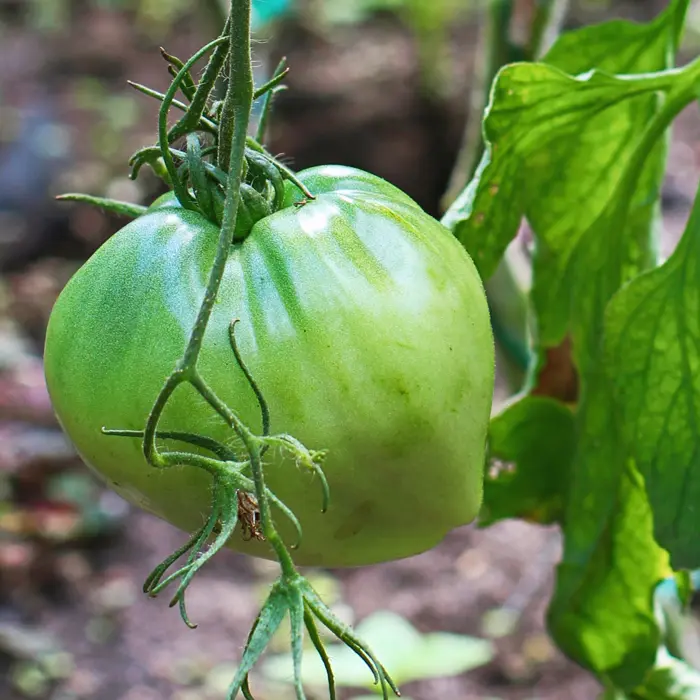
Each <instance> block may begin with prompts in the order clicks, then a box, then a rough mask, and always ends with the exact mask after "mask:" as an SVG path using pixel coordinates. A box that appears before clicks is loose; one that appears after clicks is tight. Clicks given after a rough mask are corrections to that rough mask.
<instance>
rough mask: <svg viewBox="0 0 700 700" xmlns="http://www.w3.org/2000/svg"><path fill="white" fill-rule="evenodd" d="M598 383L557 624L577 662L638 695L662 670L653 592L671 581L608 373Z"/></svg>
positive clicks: (554, 610) (582, 435) (573, 495)
mask: <svg viewBox="0 0 700 700" xmlns="http://www.w3.org/2000/svg"><path fill="white" fill-rule="evenodd" d="M591 380H592V381H591V382H590V384H589V386H588V387H587V390H586V396H585V397H584V401H583V403H582V406H581V409H580V411H579V416H578V426H577V428H578V435H579V439H578V450H577V454H576V458H575V460H574V464H573V469H572V479H571V489H570V492H569V501H568V504H567V509H566V515H565V523H566V527H565V548H564V556H563V559H562V562H561V564H560V566H559V567H558V571H557V581H556V590H555V594H554V598H553V600H552V604H551V607H550V610H549V616H548V622H549V627H550V630H551V632H552V635H553V636H554V638H555V639H556V642H557V644H558V645H559V646H560V647H561V648H562V649H563V650H564V651H565V652H566V653H567V654H568V655H569V656H571V657H572V658H573V659H575V660H576V661H578V662H579V663H580V664H582V665H584V666H586V667H587V668H589V669H591V670H592V671H594V672H595V673H596V674H597V675H598V676H599V677H601V678H602V679H606V680H608V681H609V682H611V683H612V684H613V685H614V686H616V687H618V688H622V689H629V688H634V687H635V686H637V685H639V684H640V683H641V682H642V681H643V679H644V677H645V674H646V672H647V671H648V669H649V667H650V666H651V665H652V664H653V662H654V658H655V655H656V650H657V648H658V645H659V641H660V631H659V628H658V623H657V621H656V619H655V616H654V610H653V604H652V603H653V591H654V588H655V586H656V584H657V583H658V582H659V581H660V580H661V579H663V578H664V577H665V576H666V575H668V573H669V572H668V565H667V556H666V554H665V552H664V551H663V550H661V549H660V548H659V546H658V545H657V544H656V542H655V541H654V538H653V533H652V513H651V509H650V506H649V502H648V499H647V496H646V491H645V489H644V484H643V482H642V479H641V477H640V476H639V473H638V472H637V471H636V470H635V469H634V466H633V465H632V464H631V463H630V462H629V461H628V460H627V458H626V451H625V449H624V445H623V444H622V441H621V440H620V437H619V436H620V430H619V426H618V424H617V422H616V417H615V414H614V411H613V406H612V397H611V396H610V391H611V390H610V386H609V384H608V383H607V381H606V378H605V377H604V376H603V375H602V373H601V374H600V375H597V376H592V377H591Z"/></svg>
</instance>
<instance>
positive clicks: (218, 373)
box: [45, 166, 494, 566]
mask: <svg viewBox="0 0 700 700" xmlns="http://www.w3.org/2000/svg"><path fill="white" fill-rule="evenodd" d="M299 177H300V179H301V180H302V181H303V182H304V183H306V184H307V185H308V187H309V188H311V190H312V192H313V193H314V194H315V195H316V199H314V200H313V201H311V202H309V203H307V204H304V205H302V206H292V203H293V201H295V200H298V199H300V195H299V193H298V192H297V191H296V190H295V189H294V188H292V187H290V188H289V190H288V197H287V202H286V204H287V205H288V206H286V207H285V208H282V209H281V210H279V211H277V212H276V213H274V214H272V215H271V216H269V217H266V218H264V219H262V220H260V221H258V222H257V223H256V224H255V226H254V228H253V229H252V231H251V233H250V235H249V236H248V237H247V238H246V239H245V240H244V241H243V242H242V243H240V244H236V245H235V246H234V247H233V248H232V250H231V253H230V256H229V259H228V263H227V266H226V271H225V274H224V278H223V281H222V284H221V288H220V292H219V295H218V298H217V302H216V304H215V307H214V311H213V313H212V317H211V320H210V323H209V326H208V327H207V331H206V334H205V337H204V344H203V348H202V353H201V356H200V361H199V365H198V366H199V369H200V371H201V374H202V376H203V377H204V378H205V379H206V381H207V382H208V383H209V385H210V386H211V387H213V389H214V390H215V391H216V393H217V394H218V395H219V396H220V397H221V398H222V399H224V400H225V401H226V402H227V403H228V404H229V405H230V406H231V407H232V408H234V409H235V410H236V411H237V412H238V414H239V415H240V416H241V417H242V419H243V420H244V421H245V422H246V423H247V424H248V425H249V426H250V427H251V429H253V430H254V431H257V432H259V431H260V430H261V426H260V423H261V419H260V411H259V407H258V404H257V402H256V398H255V395H254V393H253V391H252V390H251V388H250V386H249V384H248V383H247V382H246V379H245V377H244V375H243V373H242V371H241V369H240V368H239V367H238V366H237V364H236V362H235V358H234V355H233V352H232V350H231V347H230V345H229V336H228V328H229V324H230V322H231V321H232V319H236V318H237V319H240V323H239V324H238V326H237V331H236V338H237V341H238V345H239V348H240V351H241V355H242V357H243V359H244V361H245V363H246V365H247V366H248V368H249V370H250V371H251V372H252V375H253V377H254V378H255V380H256V382H257V383H258V385H259V386H260V388H261V390H262V392H263V393H264V395H265V397H266V399H267V402H268V404H269V406H270V410H271V419H272V432H273V433H289V434H291V435H294V436H295V437H297V438H298V439H299V440H301V441H302V442H303V443H304V444H305V445H306V446H307V447H308V448H309V449H314V450H321V449H327V450H328V456H327V458H326V461H325V462H324V470H325V473H326V475H327V478H328V481H329V484H330V491H331V503H330V508H329V510H328V511H327V512H326V513H325V514H323V513H322V512H321V491H320V486H319V483H318V479H317V478H316V477H314V476H313V475H312V474H310V473H309V472H306V471H302V470H301V468H299V467H298V466H297V465H296V464H295V463H294V462H293V460H291V459H290V458H288V457H287V458H284V457H283V456H280V455H277V454H275V453H274V452H273V451H272V450H271V451H269V452H268V453H267V454H266V456H265V460H266V464H265V473H266V476H267V480H268V485H269V486H270V487H271V489H272V490H273V491H274V492H275V493H276V494H277V495H278V496H279V497H280V498H281V499H282V500H283V501H284V502H285V503H286V504H287V505H288V506H289V507H290V508H291V509H292V510H293V511H294V512H295V513H296V515H297V516H298V518H299V519H300V521H301V524H302V526H303V531H304V534H303V539H302V542H301V546H300V547H299V549H297V550H294V552H293V558H294V560H295V561H296V562H297V563H298V564H300V565H314V566H355V565H363V564H370V563H373V562H380V561H386V560H390V559H395V558H400V557H406V556H409V555H413V554H417V553H419V552H422V551H425V550H427V549H429V548H431V547H433V546H434V545H435V544H436V543H438V542H439V541H440V540H441V539H442V538H443V537H444V536H445V534H446V533H447V532H449V531H450V530H452V529H453V528H455V527H457V526H460V525H463V524H466V523H468V522H470V521H471V520H473V519H474V517H475V516H476V514H477V511H478V509H479V506H480V502H481V494H482V476H483V463H484V448H485V440H486V430H487V425H488V420H489V413H490V407H491V398H492V390H493V379H494V348H493V339H492V335H491V327H490V322H489V314H488V308H487V303H486V298H485V295H484V290H483V287H482V284H481V281H480V279H479V276H478V274H477V272H476V269H475V267H474V265H473V264H472V261H471V259H470V258H469V257H468V255H467V254H466V253H465V251H464V249H463V248H462V247H461V245H460V244H459V243H458V242H457V241H456V240H455V238H454V237H453V236H452V235H451V233H450V232H449V231H448V230H447V229H446V228H444V227H443V226H442V225H440V224H439V223H438V222H437V221H435V220H434V219H433V218H431V217H430V216H428V215H427V214H426V213H425V212H423V211H422V210H421V209H420V208H419V207H418V205H417V204H415V203H414V202H413V201H412V200H411V199H410V198H409V197H408V196H406V195H405V194H403V193H402V192H400V191H399V190H397V189H396V188H394V187H393V186H391V185H389V184H388V183H386V182H385V181H383V180H381V179H379V178H377V177H374V176H372V175H368V174H367V173H363V172H360V171H357V170H353V169H349V168H341V167H337V166H327V167H322V168H314V169H311V170H307V171H304V172H302V173H300V175H299ZM158 207H160V208H158ZM218 233H219V232H218V229H217V228H216V226H214V225H212V224H211V223H210V222H209V221H207V220H206V219H205V218H203V217H202V216H200V215H199V214H197V213H193V212H191V211H186V210H184V209H182V208H180V207H178V205H177V202H176V201H175V200H174V199H173V198H172V197H171V198H170V199H168V198H167V196H166V199H165V201H161V202H160V203H159V204H158V205H157V206H156V208H153V209H152V210H151V211H149V212H148V213H147V214H145V215H144V216H142V217H140V218H138V219H136V220H135V221H133V222H131V223H130V224H128V225H127V226H125V227H124V228H123V229H122V230H121V231H119V232H118V233H117V234H115V235H114V236H113V237H112V238H111V239H110V240H108V241H107V243H105V245H103V246H102V248H100V249H99V250H98V251H97V252H96V253H95V254H94V255H93V257H92V258H91V259H90V260H89V261H88V262H87V263H86V264H85V265H84V266H83V267H82V268H81V269H80V270H79V271H78V272H77V273H76V275H75V276H74V277H73V279H72V280H71V281H70V282H69V283H68V285H67V286H66V288H65V289H64V291H63V293H62V294H61V296H60V297H59V299H58V301H57V302H56V305H55V308H54V310H53V313H52V315H51V319H50V322H49V327H48V333H47V340H46V358H45V360H46V377H47V380H48V386H49V390H50V393H51V397H52V400H53V403H54V407H55V410H56V412H57V415H58V417H59V419H60V421H61V424H62V425H63V427H64V429H65V430H66V432H67V433H68V435H69V436H70V438H71V439H72V440H73V442H74V443H75V445H76V447H77V449H78V451H79V453H80V455H81V456H82V457H83V459H84V460H85V462H86V463H87V464H89V465H91V466H92V467H93V468H94V469H95V470H96V471H97V472H98V473H99V474H101V475H102V477H103V478H104V479H105V480H106V481H107V482H108V483H109V484H110V485H111V486H112V487H113V488H114V489H115V490H116V491H117V492H118V493H120V494H121V495H122V496H123V497H124V498H126V499H128V500H129V501H131V502H133V503H135V504H137V505H139V506H141V507H142V508H144V509H146V510H148V511H150V512H152V513H155V514H156V515H158V516H160V517H161V518H164V519H165V520H167V521H169V522H170V523H172V524H174V525H176V526H177V527H179V528H181V529H183V530H186V531H194V530H196V529H197V528H199V527H200V526H201V525H202V524H203V522H204V519H205V515H206V514H207V513H208V511H209V499H210V484H211V480H210V477H209V476H208V475H207V474H206V473H205V472H203V471H201V470H199V469H195V468H192V467H180V468H171V469H168V470H158V469H155V468H153V467H151V466H149V465H148V464H147V463H146V461H145V459H144V457H143V455H142V451H141V442H140V440H138V439H128V438H123V437H109V436H105V435H103V434H102V433H101V432H100V430H101V428H102V427H103V426H105V427H107V428H124V429H132V430H142V429H143V427H144V425H145V422H146V418H147V416H148V413H149V411H150V409H151V406H152V404H153V401H154V399H155V397H156V395H157V394H158V392H159V390H160V388H161V386H162V384H163V381H164V380H165V378H166V377H167V376H168V374H169V373H170V372H171V371H172V369H173V368H174V366H175V363H176V362H177V361H178V359H179V358H180V357H181V356H182V353H183V350H184V348H185V345H186V342H187V339H188V337H189V333H190V331H191V329H192V327H193V324H194V321H195V316H196V314H197V310H198V309H199V306H200V303H201V301H202V298H203V295H204V289H205V285H206V282H207V278H208V275H209V270H210V268H211V265H212V261H213V258H214V253H215V249H216V242H217V237H218ZM159 429H160V430H173V431H174V430H179V431H187V432H190V433H201V434H204V435H208V436H211V437H213V438H215V439H217V440H219V441H221V442H224V443H226V444H230V445H235V444H236V443H235V440H234V439H233V437H232V433H231V430H230V429H229V428H227V427H226V425H224V424H223V422H222V421H221V420H220V419H219V418H218V417H217V416H216V414H214V412H213V411H212V410H211V409H210V408H209V406H208V405H207V404H206V403H205V402H204V400H203V399H202V398H201V397H200V396H199V395H198V394H197V393H196V392H195V391H194V390H193V389H192V388H191V387H189V386H184V387H180V388H179V389H178V390H177V391H176V392H175V394H174V395H173V397H172V398H171V401H170V403H169V404H168V406H167V408H166V410H165V413H164V415H163V418H162V420H161V423H160V425H159ZM171 444H172V443H171ZM179 447H181V446H179ZM275 522H276V523H277V525H278V526H279V529H280V532H281V534H282V536H283V538H284V539H285V541H287V542H288V543H290V544H291V543H292V542H293V536H292V531H291V527H290V526H289V524H288V522H287V521H286V519H285V518H284V517H283V516H282V515H281V514H280V513H279V512H277V511H275ZM230 546H231V547H232V548H234V549H236V550H239V551H242V552H247V553H250V554H253V555H257V556H262V557H271V556H272V553H271V550H270V549H269V547H268V546H267V544H266V543H264V542H256V541H244V539H243V537H242V535H241V534H240V533H238V532H237V533H236V534H235V535H234V537H233V538H232V541H231V542H230Z"/></svg>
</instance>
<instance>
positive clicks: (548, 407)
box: [479, 396, 575, 526]
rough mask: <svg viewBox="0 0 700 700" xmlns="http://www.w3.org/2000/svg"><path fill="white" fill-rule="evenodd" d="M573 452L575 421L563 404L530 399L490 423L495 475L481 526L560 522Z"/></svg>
mask: <svg viewBox="0 0 700 700" xmlns="http://www.w3.org/2000/svg"><path fill="white" fill-rule="evenodd" d="M574 450H575V434H574V417H573V414H572V412H571V411H570V410H569V409H568V408H566V407H565V406H563V405H562V404H560V403H559V402H557V401H554V400H553V399H549V398H545V397H534V396H530V397H526V398H524V399H521V400H520V401H518V402H517V403H515V404H513V405H512V406H510V407H508V408H507V409H506V410H505V411H504V412H503V413H501V414H500V415H499V416H497V417H496V418H494V419H493V420H492V421H491V427H490V431H489V454H490V457H491V458H492V463H491V471H492V473H491V474H489V476H488V477H487V479H486V482H485V484H484V505H483V507H482V510H481V513H480V515H479V524H480V525H481V526H486V525H491V524H492V523H494V522H496V521H498V520H503V519H504V518H523V519H525V520H529V521H530V522H537V523H542V524H548V523H553V522H561V520H562V516H563V512H564V505H565V500H566V496H567V492H568V488H569V478H570V469H571V461H572V459H573V456H574ZM493 460H497V462H495V463H494V461H493ZM499 463H500V464H499Z"/></svg>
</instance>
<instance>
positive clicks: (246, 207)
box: [58, 35, 315, 242]
mask: <svg viewBox="0 0 700 700" xmlns="http://www.w3.org/2000/svg"><path fill="white" fill-rule="evenodd" d="M227 44H228V38H227V37H226V36H224V35H222V37H220V38H219V39H217V40H215V41H212V42H210V43H209V44H207V45H206V46H204V47H203V48H202V49H200V50H199V51H198V52H197V53H195V54H194V56H193V57H192V58H191V59H189V60H188V61H187V62H182V61H180V59H178V58H177V57H175V56H173V55H171V54H168V53H167V52H166V51H165V50H163V49H161V55H162V56H163V58H164V59H165V60H166V61H167V63H168V70H169V72H170V73H171V75H172V76H173V81H172V83H171V85H170V88H169V89H168V91H167V92H166V93H161V92H158V91H157V90H153V89H151V88H149V87H147V86H145V85H141V84H140V83H134V82H131V81H129V85H131V87H133V88H134V89H136V90H138V91H139V92H141V93H143V94H145V95H147V96H148V97H151V98H154V99H156V100H158V101H159V102H160V103H161V109H160V113H159V138H158V143H157V144H156V145H154V146H147V147H145V148H141V149H139V150H138V151H136V153H134V154H133V155H132V157H131V158H130V160H129V165H130V167H131V171H130V178H131V179H132V180H135V179H136V178H137V177H138V175H139V173H140V171H141V168H143V166H144V165H148V166H149V167H150V168H151V169H152V170H153V172H155V173H156V175H158V176H159V177H160V178H161V179H162V180H163V181H164V182H165V183H166V184H167V185H168V186H169V188H170V189H171V190H172V192H173V193H174V194H175V196H176V198H177V201H178V203H179V204H180V206H182V207H183V208H184V209H189V210H191V211H196V212H198V213H199V214H201V215H202V216H204V217H205V218H206V219H208V220H209V221H211V222H212V223H213V224H215V225H216V226H221V224H222V222H223V216H224V205H225V201H226V191H227V187H228V178H229V174H228V172H227V167H226V165H227V164H226V163H225V162H223V160H222V158H223V157H224V156H223V155H222V148H221V138H222V129H221V126H222V124H221V118H222V117H221V115H222V107H223V101H222V100H217V101H214V102H212V103H211V106H209V107H207V104H208V101H209V99H210V94H211V92H212V90H213V87H214V82H215V79H216V77H217V76H218V71H220V70H221V67H222V66H223V60H224V59H222V58H221V57H222V56H223V57H224V58H225V55H226V49H227ZM212 49H213V50H214V52H213V55H212V57H211V59H210V61H209V64H208V65H207V68H206V69H205V72H204V75H203V77H202V80H201V81H200V83H199V85H197V86H195V83H194V80H193V78H192V75H191V72H190V71H191V68H192V66H193V65H194V63H195V62H196V60H198V59H199V58H201V57H202V56H203V55H204V54H205V53H207V52H208V51H210V50H212ZM222 49H223V51H222ZM214 69H216V72H214ZM288 72H289V69H288V68H287V66H286V59H282V60H281V61H280V63H279V65H278V66H277V69H276V70H275V72H274V74H273V76H272V78H271V79H270V80H269V81H268V82H266V83H265V84H264V85H262V86H261V87H259V88H258V89H257V90H255V92H254V94H253V98H254V99H262V100H263V104H262V108H261V113H260V117H259V122H258V129H257V133H256V136H255V137H252V136H248V137H247V139H246V148H245V155H244V161H243V181H242V183H241V187H240V199H239V205H238V215H237V217H236V225H235V234H234V241H235V242H241V241H242V240H244V239H245V238H246V237H247V236H248V234H249V233H250V232H251V230H252V228H253V226H254V225H255V224H256V223H257V222H258V221H260V220H261V219H263V218H265V217H267V216H270V215H271V214H273V213H275V212H276V211H278V210H279V209H281V208H282V206H283V201H284V182H285V181H289V182H291V183H293V184H294V185H295V186H296V187H297V188H298V189H299V190H300V191H301V192H302V194H303V197H304V199H303V200H302V201H304V202H307V201H311V200H313V199H314V198H315V197H314V195H313V194H312V193H311V192H310V191H309V189H308V188H307V187H306V186H305V185H304V184H303V183H302V182H301V181H300V180H299V178H297V176H296V174H295V173H294V171H293V170H291V169H290V168H289V167H288V166H286V165H285V164H284V163H282V162H281V161H280V160H279V159H278V158H275V157H274V156H273V155H272V154H271V153H269V152H268V151H267V150H266V149H265V147H264V146H263V143H262V142H263V140H264V136H265V131H266V128H267V123H268V119H269V114H270V111H271V107H272V99H273V97H274V95H275V94H276V93H278V92H279V91H280V90H282V89H284V86H283V85H282V84H281V83H282V81H283V80H284V78H285V77H286V75H287V73H288ZM212 76H213V78H212ZM178 89H179V90H181V91H182V93H183V94H184V95H185V97H186V99H187V100H188V101H189V104H185V103H184V102H181V101H179V100H176V99H175V93H176V92H177V90H178ZM171 107H175V108H177V109H180V110H181V111H183V112H184V113H185V114H184V116H183V117H182V118H181V119H180V120H179V121H178V122H176V124H175V125H174V126H173V127H172V128H170V129H168V128H167V115H168V113H169V110H170V108H171ZM183 137H185V149H184V150H183V149H181V148H177V147H175V146H174V145H173V144H174V143H175V142H176V141H178V140H179V139H181V138H183ZM58 199H62V200H67V201H77V202H82V203H84V204H91V205H93V206H97V207H100V208H102V209H105V210H107V211H110V212H112V213H114V214H117V215H120V216H127V217H130V218H136V217H138V216H141V215H143V214H145V213H146V212H147V211H148V208H147V207H143V206H141V205H137V204H132V203H130V202H122V201H118V200H114V199H110V198H105V197H94V196H91V195H85V194H79V193H67V194H64V195H59V197H58Z"/></svg>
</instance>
